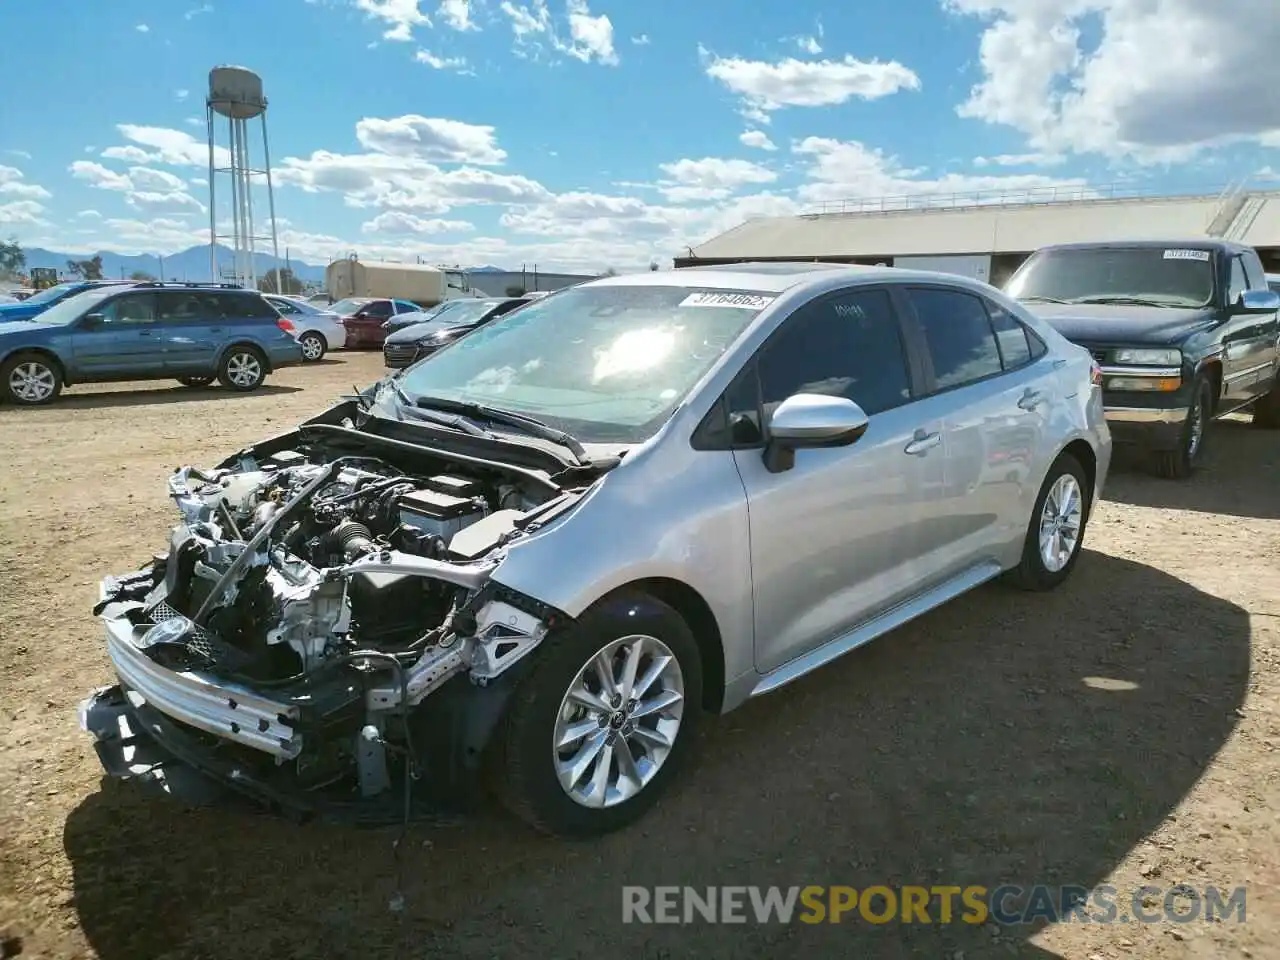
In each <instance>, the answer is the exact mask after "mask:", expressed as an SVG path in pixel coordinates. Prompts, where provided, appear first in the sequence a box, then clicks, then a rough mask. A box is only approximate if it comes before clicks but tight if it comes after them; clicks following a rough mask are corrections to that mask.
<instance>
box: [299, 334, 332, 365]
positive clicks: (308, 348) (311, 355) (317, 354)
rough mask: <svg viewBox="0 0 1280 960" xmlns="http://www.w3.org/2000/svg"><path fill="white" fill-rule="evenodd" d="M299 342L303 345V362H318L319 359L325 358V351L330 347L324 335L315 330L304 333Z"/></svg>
mask: <svg viewBox="0 0 1280 960" xmlns="http://www.w3.org/2000/svg"><path fill="white" fill-rule="evenodd" d="M298 343H299V345H300V346H301V347H302V362H303V363H316V362H317V361H319V360H323V359H324V355H325V351H327V350H328V349H329V345H328V344H327V343H325V340H324V337H322V336H320V334H318V333H315V332H314V331H312V332H310V333H304V334H303V335H302V336H300V337H299V338H298Z"/></svg>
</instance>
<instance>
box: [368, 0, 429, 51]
mask: <svg viewBox="0 0 1280 960" xmlns="http://www.w3.org/2000/svg"><path fill="white" fill-rule="evenodd" d="M418 4H419V0H356V7H357V8H358V9H360V10H363V11H364V12H365V13H366V14H367V15H368V16H369V17H372V18H374V19H377V20H382V21H383V22H384V23H386V24H388V27H387V30H386V32H385V33H383V34H382V38H383V39H384V40H399V41H408V40H412V39H413V30H414V28H415V27H429V26H431V18H430V17H428V16H427V15H426V14H425V13H423V12H422V11H421V10H420V9H418Z"/></svg>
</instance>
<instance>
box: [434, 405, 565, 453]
mask: <svg viewBox="0 0 1280 960" xmlns="http://www.w3.org/2000/svg"><path fill="white" fill-rule="evenodd" d="M417 405H418V406H419V407H436V408H438V409H440V410H452V411H454V412H456V413H466V414H469V415H470V416H473V417H483V418H484V419H486V420H491V421H493V422H494V423H505V424H506V425H507V426H511V427H519V428H521V429H523V430H524V431H525V432H526V433H528V434H529V435H530V436H534V437H538V438H540V439H542V440H549V441H551V442H552V443H556V444H559V445H560V446H562V447H564V448H565V449H567V450H568V451H569V452H571V453H572V454H573V456H574V459H575V460H577V462H578V466H586V465H587V463H588V462H589V458H588V457H587V451H586V450H585V449H584V448H583V446H582V444H581V443H579V442H578V438H577V437H575V436H574V435H573V434H571V433H565V432H564V431H563V430H557V429H556V428H555V427H553V426H550V425H549V424H546V423H543V422H542V421H541V420H538V419H536V418H535V417H529V416H525V415H524V414H523V413H513V412H512V411H510V410H500V409H498V408H497V407H489V406H486V405H485V404H483V403H469V402H467V401H465V400H445V399H442V398H440V397H419V398H418V400H417Z"/></svg>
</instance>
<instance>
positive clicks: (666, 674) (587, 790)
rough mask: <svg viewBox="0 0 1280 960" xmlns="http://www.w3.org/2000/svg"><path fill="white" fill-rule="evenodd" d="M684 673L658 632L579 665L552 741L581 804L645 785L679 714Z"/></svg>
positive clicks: (561, 774)
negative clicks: (657, 634) (658, 635)
mask: <svg viewBox="0 0 1280 960" xmlns="http://www.w3.org/2000/svg"><path fill="white" fill-rule="evenodd" d="M684 694H685V691H684V674H683V673H682V671H681V669H680V664H679V662H678V661H677V660H676V657H675V655H674V654H673V653H672V652H671V650H670V649H669V648H668V647H667V645H666V644H664V643H663V642H662V641H660V640H658V639H657V638H655V637H650V636H643V635H636V636H627V637H621V638H619V639H617V640H614V641H612V642H610V643H609V644H607V645H606V646H604V647H603V648H601V649H600V650H599V651H598V652H597V653H596V654H595V656H593V657H592V658H591V659H590V660H588V661H587V662H586V663H584V664H583V665H582V667H581V669H579V671H578V673H577V675H576V676H575V677H574V679H573V682H572V683H571V684H570V685H569V689H568V691H567V692H566V693H565V695H564V698H563V699H562V700H561V703H560V709H559V712H558V713H557V715H556V723H555V732H554V737H553V741H552V753H553V760H554V762H555V769H556V777H557V779H558V780H559V781H560V787H561V788H562V789H563V790H564V792H565V793H567V794H568V795H569V797H570V798H571V799H573V800H574V801H575V802H576V803H579V804H581V805H582V806H584V807H593V808H602V807H613V806H616V805H617V804H620V803H623V802H624V801H627V800H629V799H631V798H632V797H634V796H635V795H636V794H638V793H639V792H640V791H641V790H643V789H644V788H645V787H646V786H648V785H649V784H650V783H651V782H652V781H653V778H654V777H655V776H657V773H658V771H659V770H660V769H661V768H662V765H663V764H664V763H665V762H666V760H667V758H668V757H669V756H670V755H671V750H672V747H673V746H674V745H675V742H676V737H677V736H678V735H679V733H680V726H681V720H682V718H683V716H684V705H685V697H684Z"/></svg>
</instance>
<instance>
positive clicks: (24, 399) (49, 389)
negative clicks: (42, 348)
mask: <svg viewBox="0 0 1280 960" xmlns="http://www.w3.org/2000/svg"><path fill="white" fill-rule="evenodd" d="M0 385H2V386H3V389H4V398H5V399H6V400H9V401H11V402H13V403H18V404H21V405H23V406H26V407H38V406H40V405H41V404H45V403H52V402H53V401H54V400H56V399H57V398H58V394H60V393H61V392H62V372H61V371H60V370H59V369H58V365H57V364H56V363H54V362H53V361H52V360H50V359H49V358H48V357H46V356H44V355H43V354H39V353H19V354H17V355H16V356H12V357H10V358H9V359H8V360H6V361H5V363H4V365H3V366H0Z"/></svg>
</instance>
